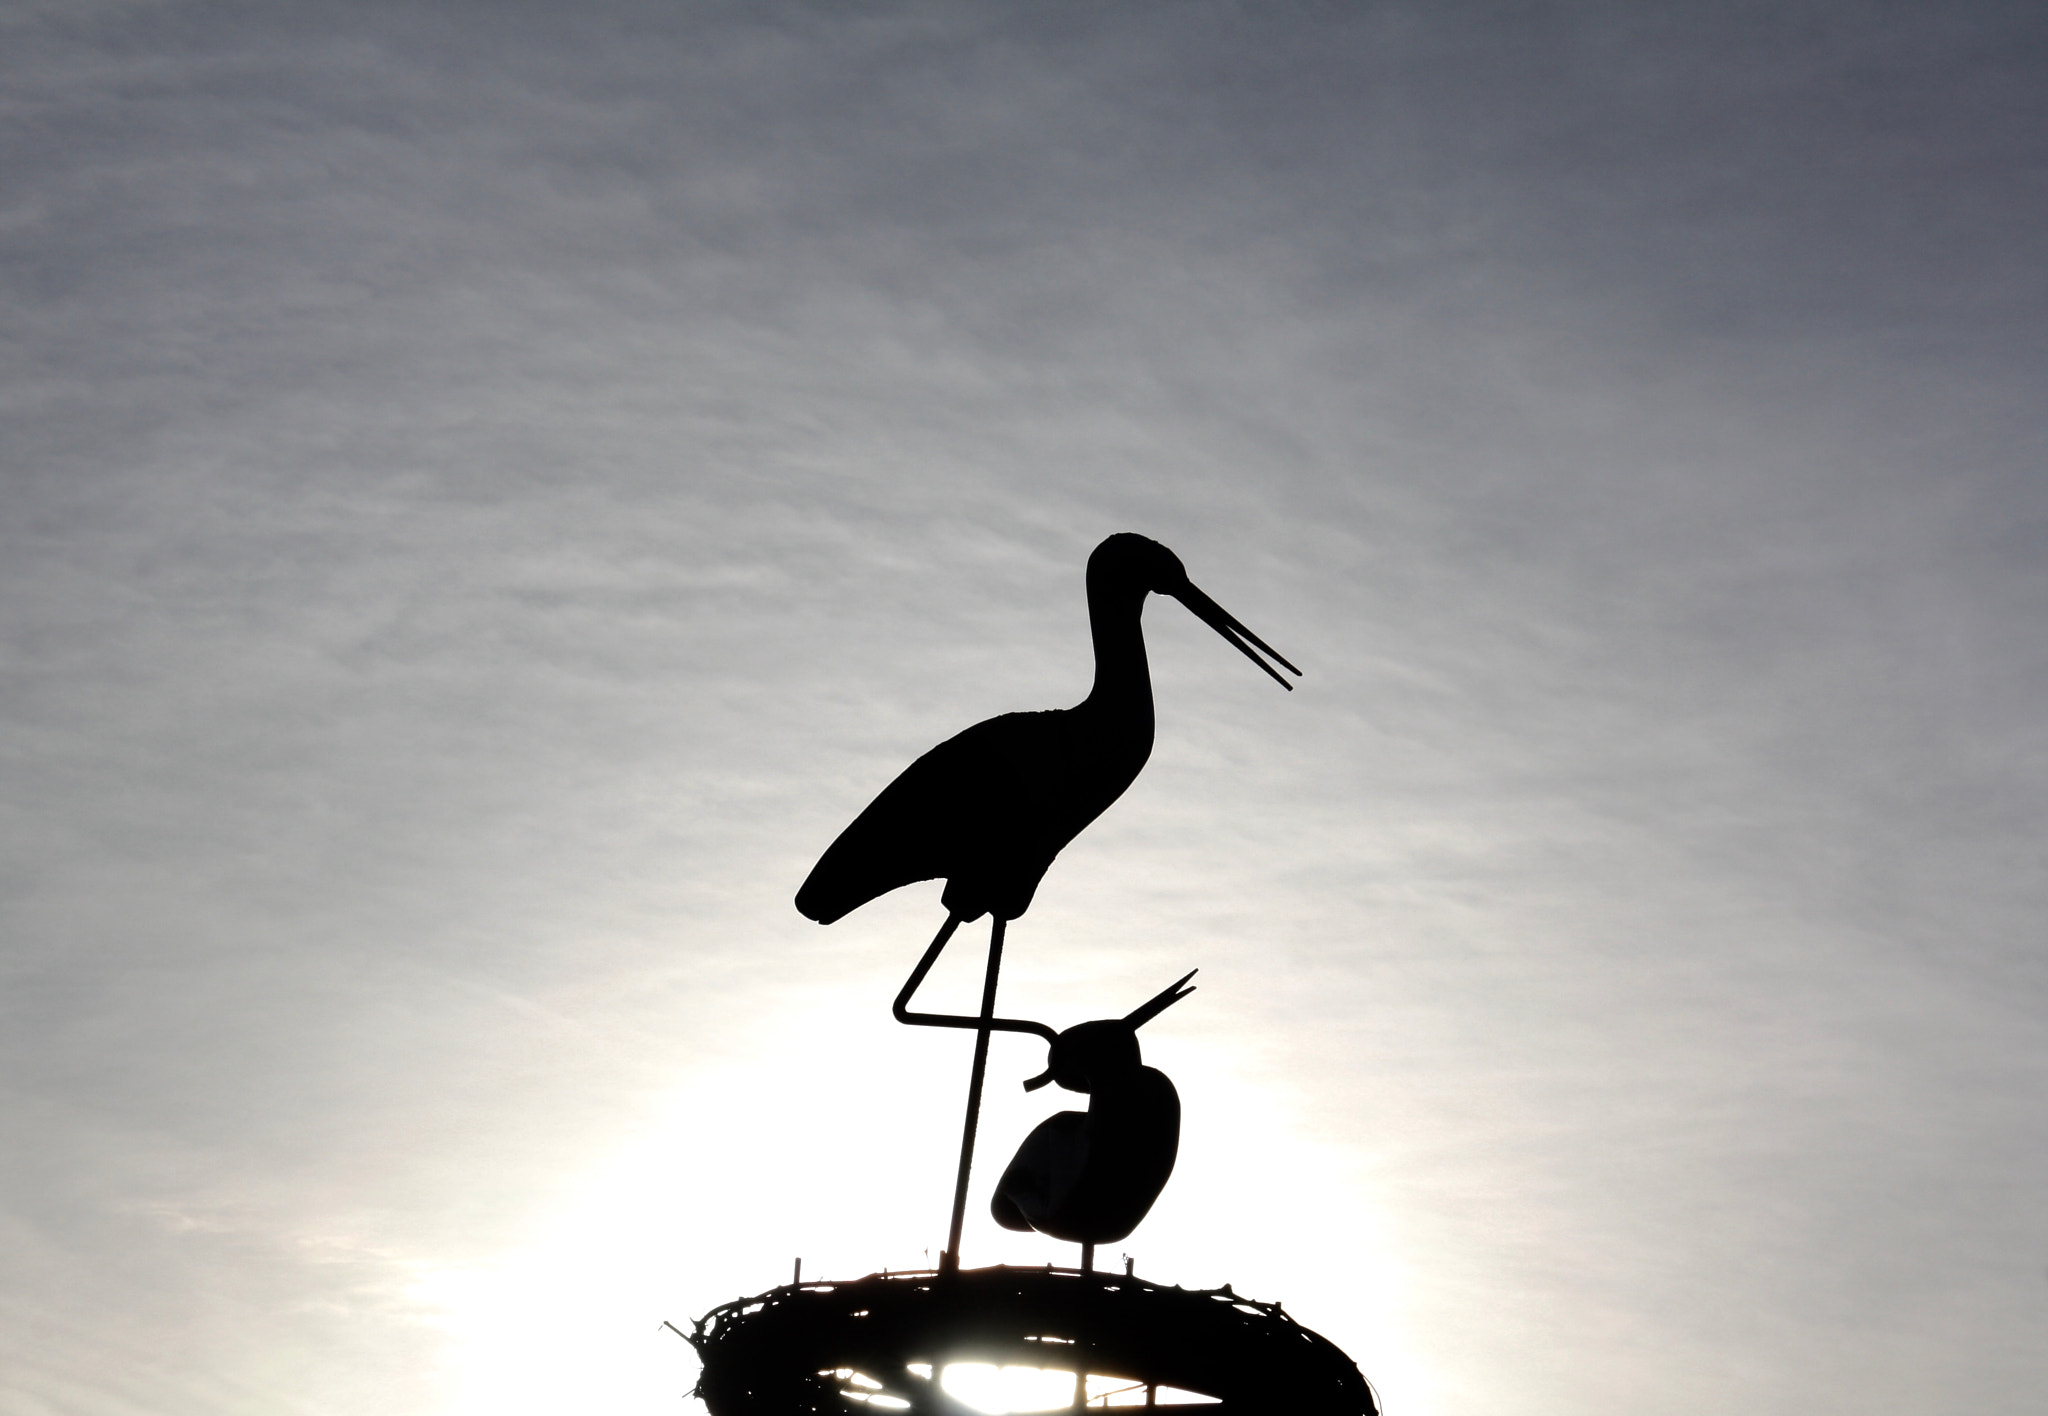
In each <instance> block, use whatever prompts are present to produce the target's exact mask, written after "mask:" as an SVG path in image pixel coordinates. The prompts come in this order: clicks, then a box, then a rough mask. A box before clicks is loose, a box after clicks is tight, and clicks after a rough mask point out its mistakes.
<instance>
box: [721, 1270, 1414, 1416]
mask: <svg viewBox="0 0 2048 1416" xmlns="http://www.w3.org/2000/svg"><path fill="white" fill-rule="evenodd" d="M687 1336H688V1337H689V1340H690V1342H691V1344H692V1345H693V1346H695V1347H696V1349H697V1353H698V1355H699V1356H700V1357H701V1358H702V1359H703V1362H704V1371H703V1375H702V1376H701V1378H700V1379H699V1380H698V1383H697V1389H696V1395H697V1396H699V1397H701V1398H703V1400H704V1403H705V1405H706V1406H708V1407H709V1408H710V1409H711V1412H712V1416H799V1413H812V1412H823V1413H831V1416H846V1413H848V1412H853V1411H859V1410H862V1409H864V1408H865V1409H867V1410H871V1411H881V1410H903V1409H905V1408H906V1406H907V1408H908V1409H909V1410H910V1411H911V1412H915V1413H933V1416H970V1412H969V1408H967V1407H965V1406H963V1405H961V1404H960V1403H959V1402H958V1401H956V1400H954V1399H953V1398H952V1397H950V1396H948V1395H947V1394H946V1393H945V1392H944V1391H943V1390H942V1389H941V1388H940V1386H939V1383H938V1380H937V1373H938V1371H939V1369H940V1368H942V1367H944V1366H946V1365H947V1364H949V1363H953V1362H987V1363H992V1364H995V1365H998V1366H1025V1367H1038V1368H1042V1369H1047V1370H1055V1371H1070V1372H1084V1373H1090V1374H1094V1375H1098V1376H1104V1377H1109V1378H1113V1379H1117V1380H1120V1381H1123V1382H1125V1383H1127V1384H1129V1385H1131V1386H1133V1387H1137V1388H1144V1389H1149V1390H1147V1391H1146V1392H1145V1394H1144V1395H1145V1397H1149V1398H1150V1404H1151V1406H1152V1409H1154V1410H1159V1411H1201V1412H1205V1413H1209V1416H1243V1413H1258V1416H1379V1409H1380V1408H1379V1403H1378V1401H1377V1399H1376V1398H1375V1397H1374V1395H1373V1390H1372V1387H1371V1386H1370V1384H1368V1383H1367V1381H1366V1380H1365V1378H1364V1376H1362V1375H1361V1374H1360V1373H1359V1370H1358V1367H1357V1366H1356V1364H1354V1363H1353V1362H1352V1361H1351V1359H1350V1358H1349V1357H1346V1356H1345V1355H1344V1353H1343V1352H1342V1351H1341V1350H1340V1349H1339V1348H1338V1347H1336V1346H1335V1345H1334V1344H1333V1343H1331V1342H1330V1341H1328V1340H1327V1339H1326V1338H1323V1337H1321V1336H1320V1335H1318V1334H1316V1333H1314V1332H1311V1331H1309V1330H1308V1329H1307V1328H1305V1327H1303V1326H1301V1324H1299V1323H1297V1322H1295V1321H1294V1319H1292V1318H1290V1317H1289V1316H1287V1314H1286V1313H1285V1312H1284V1311H1283V1310H1282V1309H1281V1307H1280V1305H1279V1304H1278V1303H1261V1302H1257V1301H1254V1300H1252V1299H1249V1298H1242V1297H1239V1296H1238V1295H1237V1294H1236V1293H1233V1292H1232V1291H1231V1290H1230V1288H1229V1286H1228V1285H1226V1286H1224V1287H1223V1288H1220V1289H1182V1288H1169V1287H1162V1286H1161V1285H1159V1284H1155V1283H1149V1282H1147V1281H1145V1280H1144V1279H1141V1278H1136V1277H1133V1276H1131V1275H1128V1274H1106V1273H1085V1272H1082V1271H1080V1270H1077V1269H1055V1268H1051V1267H1047V1268H1043V1269H1033V1268H1010V1267H1006V1266H998V1267H994V1268H983V1269H968V1270H964V1271H959V1272H953V1273H944V1274H941V1273H936V1272H918V1273H899V1274H886V1273H885V1274H870V1275H869V1276H868V1277H866V1278H861V1279H855V1280H853V1281H851V1282H846V1283H831V1282H817V1283H792V1284H785V1285H784V1286H782V1287H780V1288H773V1289H770V1290H769V1291H768V1292H766V1293H763V1294H760V1295H759V1296H757V1297H753V1298H741V1299H736V1300H734V1301H733V1302H730V1303H726V1304H723V1305H721V1306H719V1307H717V1308H714V1309H712V1310H711V1311H710V1312H709V1313H707V1314H705V1315H704V1317H703V1318H701V1319H700V1320H698V1322H697V1324H696V1331H695V1332H694V1333H691V1334H687ZM920 1367H921V1368H922V1369H923V1370H922V1371H919V1370H917V1369H918V1368H920ZM1158 1388H1174V1389H1177V1390H1178V1391H1181V1392H1189V1393H1195V1394H1198V1395H1201V1396H1205V1397H1209V1398H1211V1400H1209V1401H1204V1402H1200V1403H1194V1402H1181V1403H1178V1404H1175V1403H1172V1402H1165V1401H1161V1400H1159V1399H1158V1392H1157V1389H1158ZM878 1398H879V1399H878ZM1139 1399H1144V1398H1139ZM1218 1402H1220V1403H1221V1404H1220V1405H1218V1404H1217V1403H1218Z"/></svg>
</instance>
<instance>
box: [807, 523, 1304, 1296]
mask: <svg viewBox="0 0 2048 1416" xmlns="http://www.w3.org/2000/svg"><path fill="white" fill-rule="evenodd" d="M1155 591H1156V592H1157V593H1159V594H1162V595H1171V596H1173V597H1174V598H1175V599H1176V600H1179V601H1180V602H1181V603H1182V604H1183V605H1186V606H1187V607H1188V609H1190V610H1192V611H1193V612H1194V613H1195V614H1196V615H1197V616H1198V617H1199V618H1200V619H1201V620H1202V621H1203V622H1204V623H1206V624H1208V625H1209V627H1210V628H1212V629H1214V630H1215V631H1216V632H1217V633H1218V634H1220V635H1222V636H1223V637H1224V638H1225V639H1227V640H1229V641H1230V642H1231V643H1232V644H1234V645H1236V646H1237V648H1238V649H1239V650H1240V651H1242V652H1243V653H1244V655H1245V656H1246V657H1247V658H1249V659H1250V660H1251V661H1252V662H1253V663H1255V664H1257V665H1258V666H1259V667H1260V668H1261V669H1264V670H1265V671H1266V672H1267V673H1268V674H1270V675H1271V676H1272V678H1273V680H1274V681H1275V682H1276V683H1278V684H1279V685H1280V686H1281V687H1282V688H1286V689H1292V688H1293V686H1294V685H1292V684H1290V683H1288V682H1287V680H1286V679H1284V678H1282V677H1281V676H1280V674H1279V673H1278V672H1277V671H1276V670H1275V669H1274V667H1273V664H1269V663H1267V662H1266V660H1267V659H1268V658H1270V659H1271V660H1272V661H1273V663H1274V664H1278V665H1279V666H1280V667H1281V668H1284V669H1286V670H1287V671H1288V672H1289V673H1291V674H1294V675H1297V676H1299V675H1300V673H1301V670H1299V669H1297V668H1295V667H1294V665H1292V664H1290V663H1288V662H1287V661H1286V660H1285V659H1283V658H1281V657H1280V655H1279V654H1278V653H1276V652H1275V651H1274V650H1273V648H1272V647H1271V646H1270V645H1268V644H1267V643H1266V642H1265V641H1264V640H1263V639H1260V638H1259V637H1258V636H1257V635H1255V634H1253V633H1252V632H1251V631H1250V630H1249V629H1246V628H1245V627H1244V625H1243V624H1241V623H1240V622H1239V621H1238V620H1237V619H1236V618H1234V617H1233V616H1232V615H1231V614H1230V613H1229V612H1228V611H1227V610H1225V609H1224V608H1223V607H1222V606H1221V605H1219V604H1217V603H1216V602H1215V601H1214V600H1212V599H1210V598H1209V597H1208V596H1207V595H1204V594H1203V593H1202V592H1201V591H1200V590H1197V589H1196V588H1195V587H1194V585H1193V584H1192V583H1191V582H1190V581H1189V580H1188V573H1187V571H1186V569H1185V568H1184V567H1182V565H1181V563H1180V558H1179V557H1178V556H1176V555H1174V553H1173V552H1172V551H1169V550H1168V549H1166V547H1164V546H1162V545H1160V544H1159V543H1158V542H1157V541H1150V540H1147V539H1146V538H1145V537H1143V536H1134V535H1131V534H1129V533H1127V532H1126V533H1120V534H1118V535H1115V536H1111V537H1110V538H1109V539H1107V540H1105V541H1104V542H1103V543H1102V544H1101V545H1099V546H1097V547H1096V548H1095V551H1094V554H1092V555H1091V556H1089V557H1088V627H1089V631H1090V633H1091V635H1092V636H1093V638H1094V641H1095V684H1094V687H1093V688H1091V689H1090V690H1089V693H1088V696H1087V697H1086V698H1084V699H1082V700H1081V702H1079V703H1077V704H1075V705H1074V706H1073V707H1072V708H1061V709H1055V710H1053V711H1051V712H1046V713H1005V714H1003V715H1002V716H1001V717H999V718H990V719H989V720H988V721H987V722H985V723H977V724H976V725H975V726H973V727H971V728H969V729H968V730H967V731H966V732H964V733H961V734H960V735H959V736H957V737H953V738H949V739H947V740H946V741H945V742H942V743H940V744H939V745H938V746H937V747H935V748H933V749H932V750H931V751H930V752H927V753H926V754H925V755H924V756H922V757H920V758H918V759H917V761H915V762H913V763H911V764H910V766H909V767H907V768H905V769H904V771H903V774H902V775H901V776H899V777H898V778H897V779H896V780H895V781H893V782H891V783H890V784H889V785H888V786H887V787H885V788H883V790H882V794H881V795H880V796H878V797H876V798H875V799H874V801H873V802H871V803H870V804H869V806H868V808H867V810H865V811H863V812H862V813H861V814H860V815H859V816H857V817H855V818H854V821H853V824H852V825H850V826H848V827H847V828H846V829H845V830H844V831H842V832H840V833H839V839H838V840H836V841H834V842H833V843H832V844H831V846H830V847H828V848H827V849H826V851H825V854H824V855H823V856H822V857H820V858H819V860H818V863H817V865H815V866H814V867H812V869H811V873H810V876H809V878H808V879H806V880H805V881H804V883H803V888H801V889H800V890H798V891H797V894H796V907H797V909H798V910H799V911H801V912H802V913H803V914H804V915H805V916H807V917H808V918H810V919H814V920H816V921H817V922H818V923H820V924H830V923H832V922H833V921H834V920H836V919H839V918H841V917H842V916H844V915H846V914H848V913H850V912H852V911H853V910H856V909H859V908H860V907H861V906H862V905H864V904H866V903H867V902H868V901H870V900H872V899H875V898H877V897H878V896H881V895H886V894H887V893H889V892H890V891H891V890H894V889H896V888H898V887H899V886H903V885H909V884H911V883H913V882H914V881H919V880H932V879H940V878H943V879H944V880H945V882H946V887H945V890H944V892H943V893H942V894H941V896H940V899H941V901H942V902H943V903H944V905H945V906H946V912H947V913H946V922H945V923H944V924H943V925H941V926H940V928H939V932H938V935H937V936H936V937H935V938H934V939H933V940H932V942H931V944H930V945H929V946H928V947H927V948H926V949H925V952H924V957H923V958H922V959H920V960H919V961H918V964H917V967H916V968H915V969H914V970H912V972H911V975H910V979H909V981H908V982H906V983H905V984H904V985H903V988H902V991H901V992H899V993H898V994H897V995H896V1002H895V1006H894V1008H893V1010H892V1011H893V1012H894V1014H895V1016H896V1018H897V1020H898V1021H899V1022H905V1023H914V1024H918V1025H922V1026H927V1027H952V1028H973V1029H975V1031H976V1038H975V1050H974V1067H973V1071H972V1073H971V1076H970V1081H969V1083H968V1091H967V1123H966V1130H965V1134H964V1135H963V1136H962V1138H961V1143H960V1172H959V1178H958V1180H957V1182H956V1184H955V1187H954V1193H953V1226H952V1230H951V1233H950V1235H949V1238H948V1244H947V1248H946V1250H945V1251H944V1253H945V1255H946V1258H945V1259H944V1260H943V1261H942V1267H943V1266H945V1265H946V1264H954V1263H957V1261H958V1258H959V1248H960V1222H961V1216H962V1213H963V1212H964V1209H965V1205H966V1197H967V1174H968V1167H969V1164H970V1162H971V1160H972V1157H973V1153H974V1128H975V1119H976V1117H977V1116H978V1114H979V1113H980V1109H981V1087H982V1077H983V1073H984V1070H985V1068H986V1065H987V1061H988V1039H989V1034H990V1032H992V1031H997V1032H1025V1033H1036V1034H1037V1035H1039V1036H1041V1037H1044V1038H1045V1039H1047V1040H1048V1041H1052V1040H1053V1039H1054V1037H1055V1034H1054V1033H1053V1031H1052V1029H1051V1028H1049V1027H1047V1026H1045V1025H1044V1024H1043V1023H1033V1022H1026V1021H1022V1020H1019V1019H1014V1018H998V1017H996V1016H995V993H996V977H997V974H998V973H999V971H1000V970H1001V968H1002V956H1003V932H1004V926H1005V925H1006V924H1007V923H1008V922H1009V921H1010V920H1013V919H1015V918H1017V917H1018V916H1019V915H1021V914H1023V913H1024V911H1025V910H1026V909H1028V908H1030V905H1031V897H1032V895H1033V894H1034V893H1036V891H1037V889H1038V882H1039V881H1040V880H1041V879H1043V878H1044V876H1045V872H1046V870H1047V869H1048V868H1050V867H1051V865H1052V862H1053V858H1054V857H1055V856H1057V855H1058V854H1059V853H1060V851H1061V850H1062V849H1063V848H1065V846H1066V844H1067V843H1068V842H1069V841H1071V840H1073V839H1074V837H1076V836H1078V835H1079V834H1080V833H1081V831H1082V829H1083V828H1085V827H1086V826H1087V825H1088V823H1089V822H1091V821H1093V820H1094V819H1095V818H1096V817H1098V816H1100V815H1101V814H1102V813H1103V811H1105V810H1106V809H1107V808H1108V807H1109V804H1110V803H1111V802H1113V801H1115V800H1116V799H1117V798H1118V797H1120V796H1122V795H1123V794H1124V789H1125V788H1126V787H1128V786H1130V784H1131V783H1132V781H1133V780H1135V779H1136V777H1137V775H1138V772H1139V771H1140V769H1142V768H1143V767H1144V765H1145V759H1146V758H1148V757H1149V756H1151V754H1152V676H1151V673H1150V671H1149V670H1148V668H1147V666H1146V662H1145V635H1144V630H1143V629H1142V628H1141V626H1140V623H1139V619H1140V616H1141V614H1142V613H1143V611H1144V607H1145V597H1146V595H1148V594H1151V593H1153V592H1155ZM1262 653H1263V655H1264V657H1261V655H1262ZM984 914H986V915H990V916H992V917H993V923H992V926H991V928H990V932H989V955H988V971H987V973H986V975H985V977H984V981H983V984H982V996H981V1012H980V1015H979V1016H977V1017H971V1018H970V1017H965V1016H960V1015H955V1014H944V1013H913V1012H911V1011H910V1009H909V1006H908V1005H909V1002H910V999H911V996H912V995H913V994H915V993H916V991H917V988H918V985H919V984H920V983H922V982H923V981H924V978H925V975H926V974H927V973H929V972H930V971H931V967H932V965H933V964H934V963H936V962H937V960H938V957H939V954H940V951H942V950H943V949H944V948H945V947H946V941H947V940H949V939H951V938H952V937H953V931H954V930H955V929H957V928H958V927H959V926H960V924H961V922H962V921H964V920H971V919H979V918H980V917H981V916H982V915H984ZM1162 1080H1163V1079H1162Z"/></svg>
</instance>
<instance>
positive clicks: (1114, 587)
mask: <svg viewBox="0 0 2048 1416" xmlns="http://www.w3.org/2000/svg"><path fill="white" fill-rule="evenodd" d="M1088 591H1089V595H1090V597H1091V598H1092V597H1093V596H1094V595H1096V594H1097V593H1098V592H1112V593H1113V592H1115V591H1122V592H1124V593H1127V594H1128V593H1131V592H1133V591H1135V592H1136V594H1137V597H1138V598H1139V599H1143V598H1144V596H1145V592H1147V591H1151V592H1153V593H1155V594H1159V595H1171V596H1173V598H1174V599H1176V600H1178V601H1180V602H1181V603H1182V604H1183V605H1186V606H1187V607H1188V608H1189V609H1190V610H1192V611H1193V612H1194V614H1195V617H1196V618H1197V619H1199V620H1201V621H1202V623H1204V624H1206V625H1208V626H1209V628H1211V629H1213V630H1215V631H1216V632H1217V633H1218V634H1220V635H1222V636H1223V637H1224V638H1225V639H1227V640H1229V641H1230V642H1231V643H1232V644H1234V645H1236V646H1237V648H1238V649H1239V651H1240V652H1242V653H1243V654H1244V656H1245V657H1246V658H1248V659H1250V660H1251V661H1252V662H1253V663H1254V664H1257V665H1258V666H1259V667H1260V668H1262V669H1264V670H1265V671H1266V672H1267V673H1268V674H1270V675H1271V676H1272V679H1273V682H1275V683H1277V684H1279V685H1280V686H1281V687H1282V688H1284V689H1287V690H1288V691H1290V692H1292V691H1293V689H1294V685H1293V684H1291V683H1289V682H1288V681H1287V680H1286V679H1284V678H1282V677H1281V676H1280V673H1279V671H1278V670H1277V669H1275V668H1274V667H1273V664H1278V665H1279V666H1280V668H1282V669H1285V670H1287V672H1288V673H1290V674H1293V675H1294V676H1295V677H1296V678H1300V677H1301V670H1300V669H1297V668H1295V667H1294V665H1292V664H1290V663H1288V662H1287V661H1286V660H1285V659H1283V658H1281V657H1280V655H1279V654H1278V652H1276V651H1275V650H1274V648H1273V646H1272V645H1270V644H1268V643H1267V642H1266V641H1265V640H1263V639H1261V638H1259V636H1258V635H1256V634H1253V633H1252V632H1251V631H1250V630H1249V629H1246V628H1245V627H1244V623H1243V622H1242V621H1241V620H1239V619H1238V618H1237V617H1236V616H1235V615H1233V614H1231V613H1230V611H1228V610H1226V609H1224V608H1223V606H1221V605H1219V604H1217V603H1216V602H1215V601H1214V600H1212V599H1210V598H1209V597H1208V596H1207V595H1204V594H1203V593H1202V592H1201V591H1200V590H1197V589H1196V588H1195V586H1194V582H1193V581H1191V580H1189V579H1188V572H1187V567H1186V566H1184V565H1182V564H1181V563H1180V557H1179V556H1177V555H1175V554H1174V553H1173V552H1172V551H1169V550H1168V549H1166V547H1164V546H1162V545H1160V544H1159V543H1158V542H1157V541H1154V540H1150V539H1149V538H1147V537H1144V536H1139V535H1137V534H1135V533H1133V532H1130V531H1119V532H1117V533H1116V535H1114V536H1111V537H1109V538H1108V539H1107V540H1105V541H1104V542H1103V543H1102V544H1101V545H1099V546H1097V547H1096V548H1095V550H1094V553H1093V554H1091V555H1090V556H1089V557H1088ZM1268 659H1271V660H1272V661H1273V662H1272V663H1267V662H1266V661H1267V660H1268Z"/></svg>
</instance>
